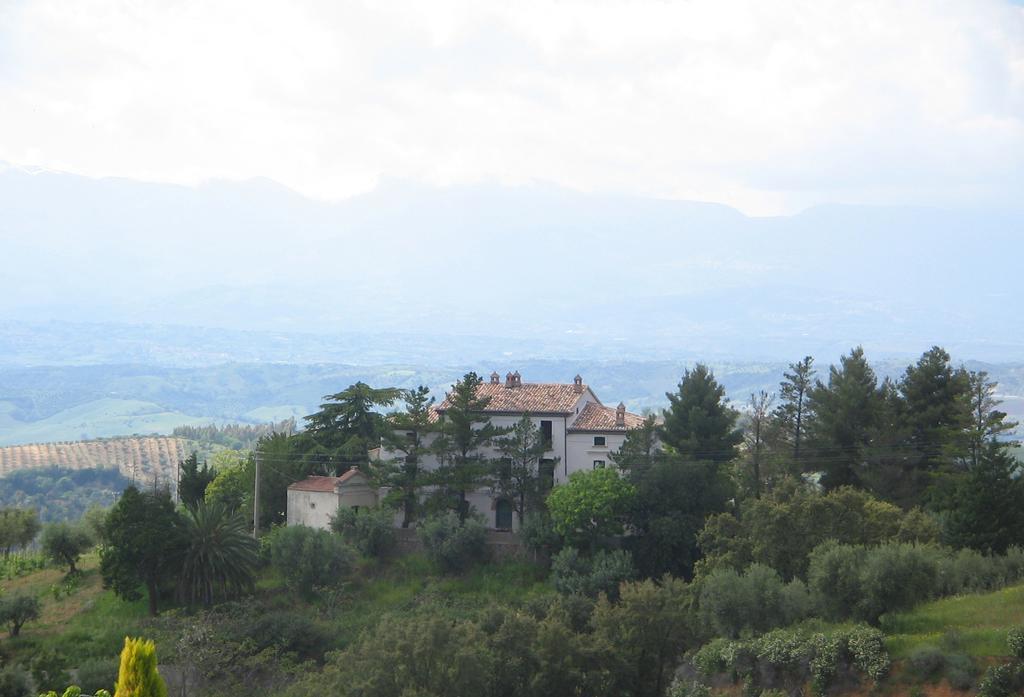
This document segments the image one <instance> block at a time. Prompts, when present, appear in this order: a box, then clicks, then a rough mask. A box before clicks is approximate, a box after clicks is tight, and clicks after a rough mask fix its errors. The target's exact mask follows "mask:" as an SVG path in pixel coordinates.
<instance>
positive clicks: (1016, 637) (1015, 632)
mask: <svg viewBox="0 0 1024 697" xmlns="http://www.w3.org/2000/svg"><path fill="white" fill-rule="evenodd" d="M1006 645H1007V646H1009V647H1010V655H1011V656H1014V657H1016V658H1020V659H1022V660H1024V627H1014V628H1013V629H1011V630H1010V632H1009V633H1008V634H1007V635H1006Z"/></svg>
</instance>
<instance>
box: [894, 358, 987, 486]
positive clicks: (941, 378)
mask: <svg viewBox="0 0 1024 697" xmlns="http://www.w3.org/2000/svg"><path fill="white" fill-rule="evenodd" d="M899 391H900V395H901V396H902V397H903V401H904V402H905V405H904V421H905V424H906V426H907V429H908V431H909V437H910V445H911V446H912V447H913V448H914V449H915V450H916V451H917V452H918V453H919V455H920V462H919V465H918V466H919V467H922V468H924V469H925V470H928V471H935V470H938V469H942V468H943V467H945V466H946V465H948V464H949V463H950V462H952V460H953V458H954V457H955V456H956V455H958V454H960V453H958V452H957V451H958V449H959V446H960V445H962V442H961V434H963V432H964V431H965V430H967V429H968V428H969V423H970V413H969V409H970V401H969V392H970V377H969V376H968V373H967V371H966V370H964V369H963V368H956V369H954V368H953V366H952V365H951V363H950V358H949V354H948V353H946V351H945V350H944V349H942V348H941V347H939V346H933V347H932V348H931V349H930V350H928V351H926V352H925V353H924V355H922V356H921V358H920V360H918V362H917V363H916V364H914V365H912V366H908V367H907V370H906V372H905V373H904V374H903V379H902V380H901V381H900V384H899Z"/></svg>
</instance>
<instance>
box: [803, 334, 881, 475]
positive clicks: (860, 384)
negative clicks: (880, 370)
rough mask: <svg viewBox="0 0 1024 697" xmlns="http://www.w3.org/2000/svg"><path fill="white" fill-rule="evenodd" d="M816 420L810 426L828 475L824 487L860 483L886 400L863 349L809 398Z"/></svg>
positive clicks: (844, 361) (841, 362)
mask: <svg viewBox="0 0 1024 697" xmlns="http://www.w3.org/2000/svg"><path fill="white" fill-rule="evenodd" d="M807 397H808V399H807V406H808V409H809V411H810V413H812V414H813V415H814V416H813V419H812V420H811V422H810V423H809V424H808V426H809V434H813V440H814V444H815V448H816V450H817V457H816V460H817V464H819V465H820V466H821V468H822V470H823V471H824V477H823V479H822V483H823V484H824V485H825V486H826V487H827V488H835V487H838V486H843V485H846V484H856V483H858V481H859V477H858V474H857V469H858V467H859V465H860V464H861V463H862V462H863V460H864V450H865V448H866V447H867V446H868V445H870V444H871V439H872V436H873V435H874V433H875V428H876V426H877V425H878V422H879V419H880V415H881V411H882V408H883V406H884V398H883V395H882V393H881V391H880V390H879V389H878V378H877V377H876V376H875V371H874V370H872V369H871V366H870V365H868V362H867V359H866V358H865V357H864V349H863V348H861V347H860V346H858V347H857V348H855V349H853V350H852V351H850V355H848V356H843V357H842V358H840V359H839V365H838V366H835V365H833V366H831V367H830V368H829V375H828V384H827V385H825V384H823V383H822V382H821V381H820V380H818V381H816V382H815V385H814V388H813V389H812V390H811V391H810V392H809V393H808V395H807Z"/></svg>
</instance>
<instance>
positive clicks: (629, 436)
mask: <svg viewBox="0 0 1024 697" xmlns="http://www.w3.org/2000/svg"><path fill="white" fill-rule="evenodd" d="M659 449H660V448H659V445H658V426H657V421H656V419H655V418H654V415H653V414H652V415H650V416H647V417H646V418H645V419H644V422H643V424H641V425H640V426H638V427H636V428H631V429H629V431H627V432H626V440H625V441H624V442H623V443H622V447H621V448H619V449H618V450H617V451H615V452H614V453H612V454H611V460H612V462H614V463H615V464H616V466H617V467H618V468H619V469H621V470H622V471H624V472H626V473H627V474H628V476H629V477H630V479H631V480H632V481H633V483H634V484H635V483H636V482H638V481H639V480H640V478H641V477H643V475H644V473H646V472H647V470H649V469H650V468H651V467H652V466H653V465H654V463H655V461H656V459H657V457H658V452H659Z"/></svg>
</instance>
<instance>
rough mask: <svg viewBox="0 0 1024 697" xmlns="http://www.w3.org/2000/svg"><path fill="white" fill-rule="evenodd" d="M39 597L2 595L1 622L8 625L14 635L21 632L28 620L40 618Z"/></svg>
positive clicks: (0, 598) (0, 599)
mask: <svg viewBox="0 0 1024 697" xmlns="http://www.w3.org/2000/svg"><path fill="white" fill-rule="evenodd" d="M41 609H42V608H41V606H40V604H39V599H38V598H34V597H32V596H31V595H7V596H3V597H0V624H5V625H7V628H8V632H9V633H10V635H11V636H12V637H16V636H18V635H19V634H20V633H21V628H22V627H23V626H24V625H25V623H26V622H31V621H32V620H36V619H39V613H40V611H41Z"/></svg>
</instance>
